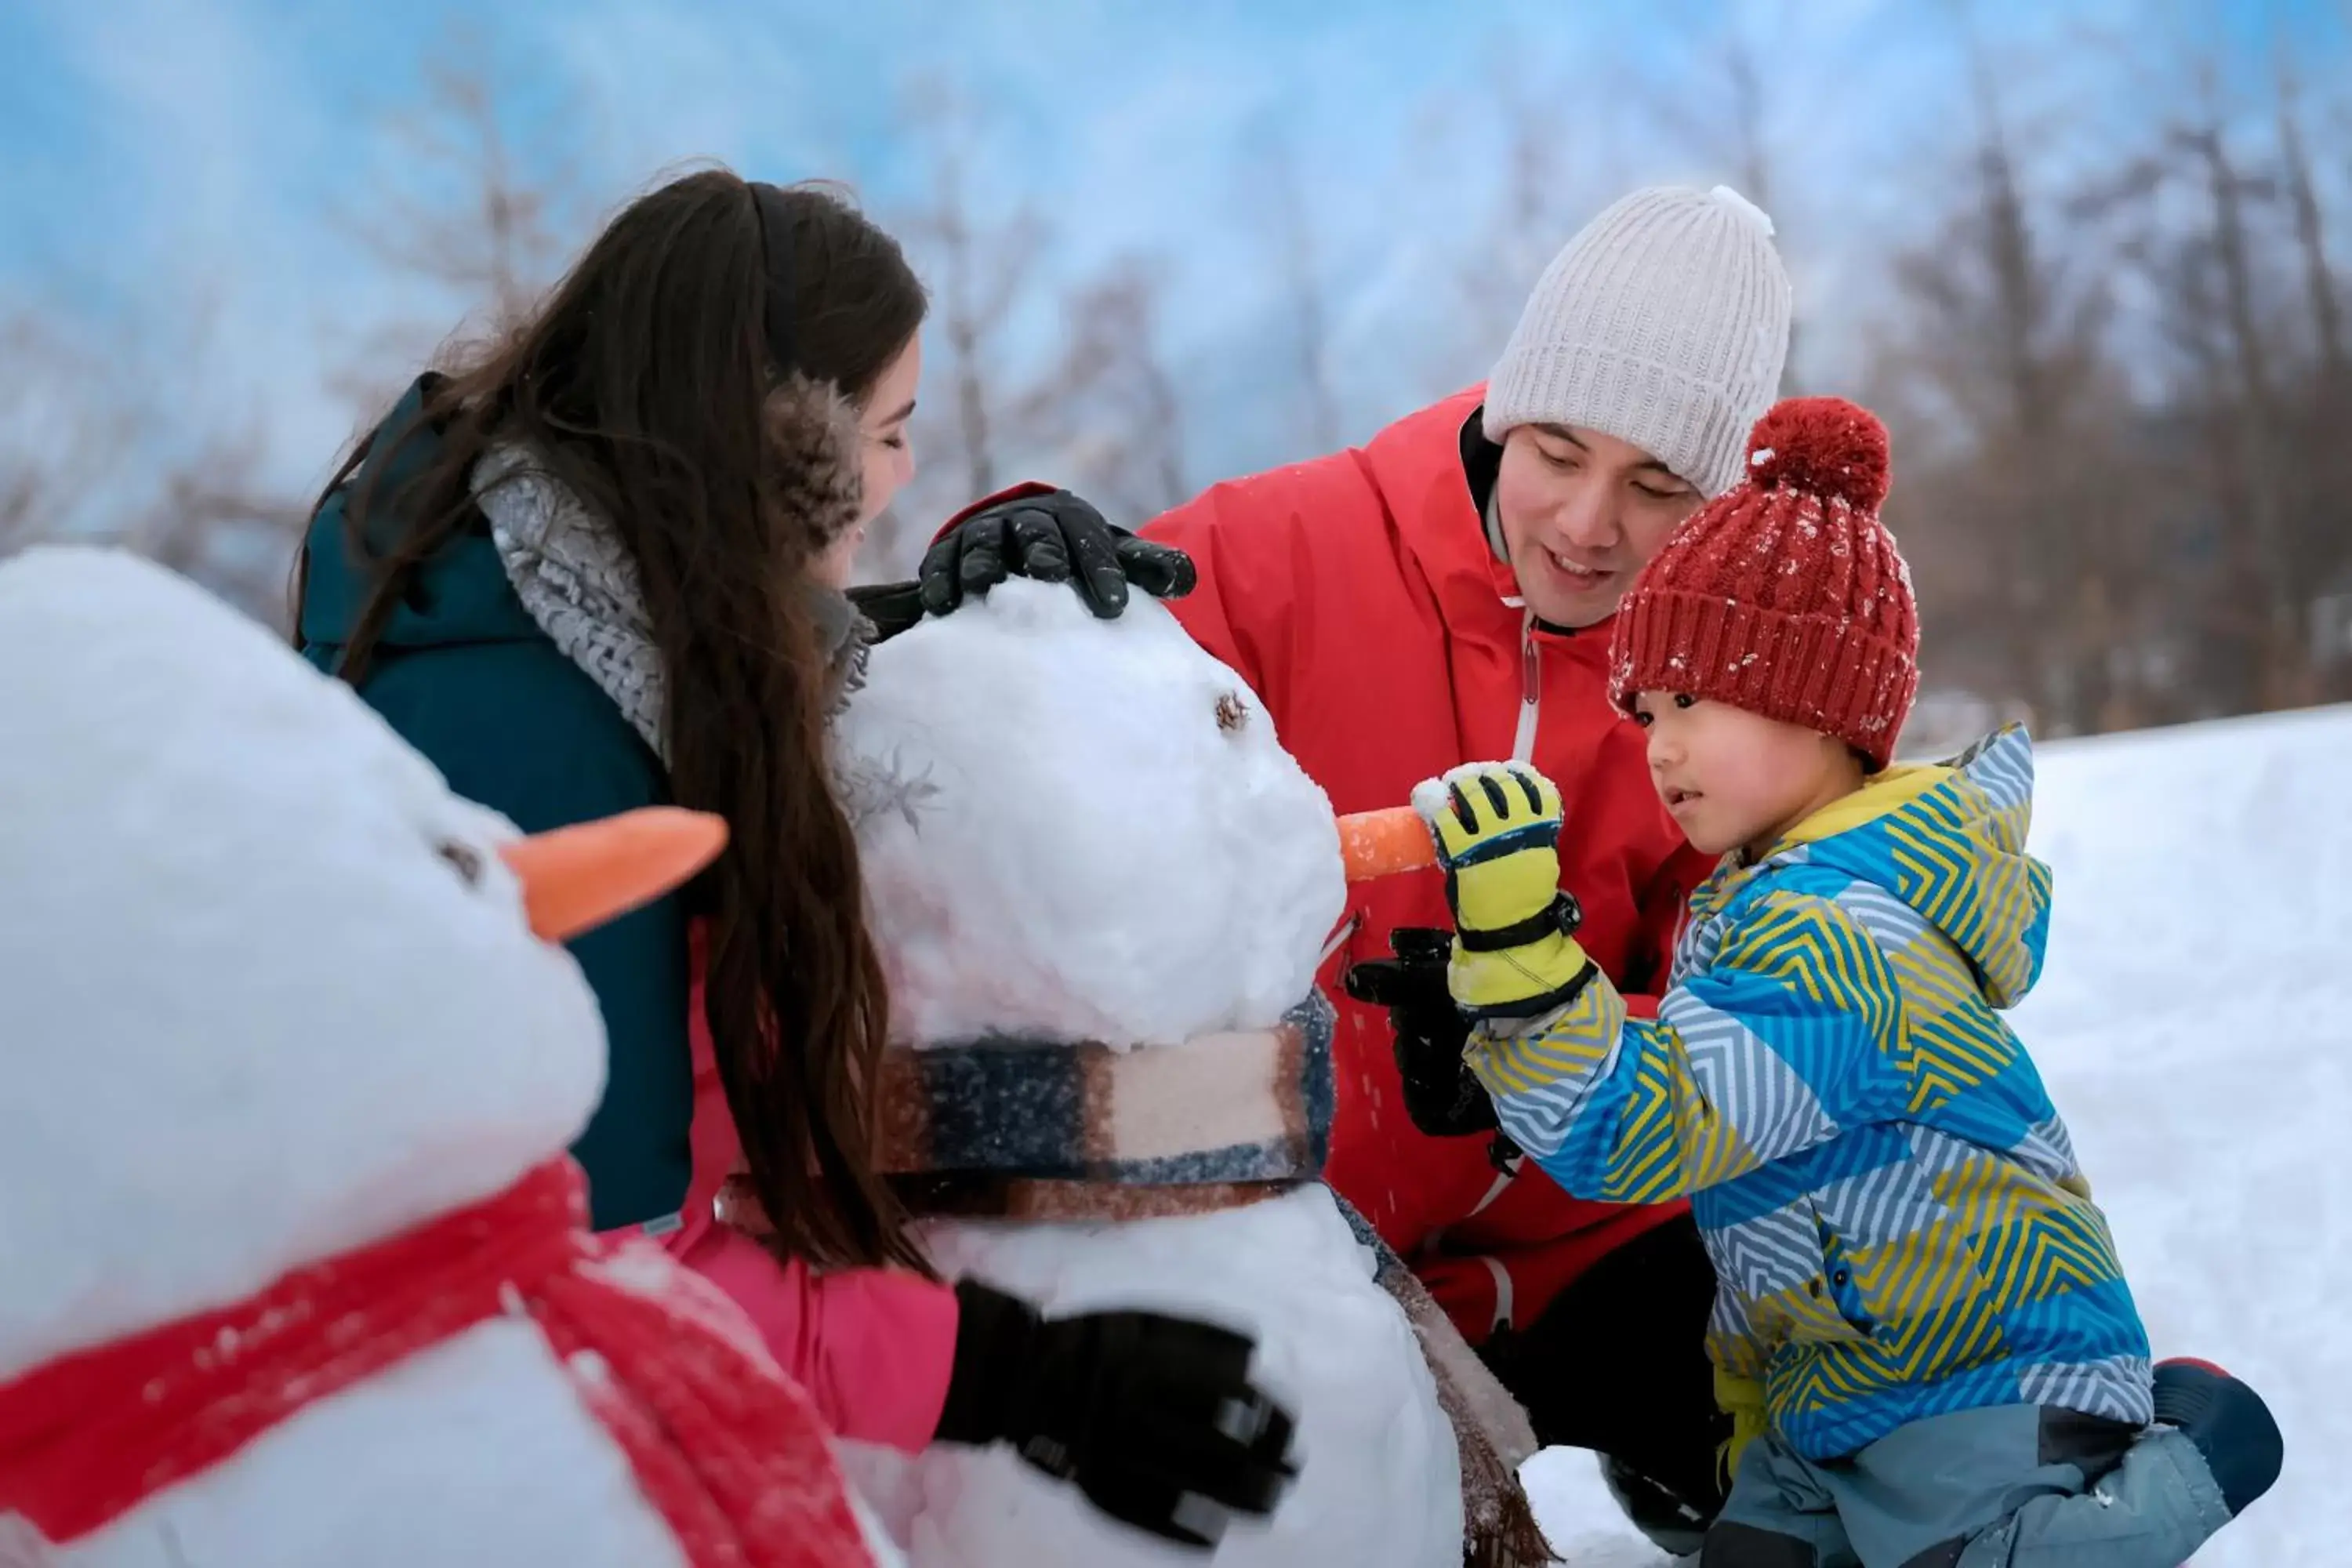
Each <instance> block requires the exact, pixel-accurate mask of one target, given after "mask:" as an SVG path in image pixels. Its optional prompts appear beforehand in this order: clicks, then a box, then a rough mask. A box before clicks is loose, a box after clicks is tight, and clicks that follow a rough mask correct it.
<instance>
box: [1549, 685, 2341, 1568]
mask: <svg viewBox="0 0 2352 1568" xmlns="http://www.w3.org/2000/svg"><path fill="white" fill-rule="evenodd" d="M2038 763H2039V768H2038V774H2039V779H2038V785H2037V789H2036V801H2035V810H2034V822H2033V833H2032V849H2033V851H2034V853H2036V854H2038V855H2040V856H2041V857H2042V858H2043V859H2045V860H2047V861H2049V862H2050V864H2051V866H2052V868H2053V870H2054V871H2055V873H2056V878H2057V884H2056V885H2057V895H2056V908H2055V911H2054V914H2053V921H2052V927H2051V939H2050V952H2049V959H2048V963H2047V966H2046V967H2045V970H2044V972H2043V976H2042V984H2041V986H2040V987H2039V989H2037V990H2036V992H2035V993H2034V994H2033V995H2032V996H2031V997H2030V998H2028V1000H2027V1001H2026V1003H2025V1005H2023V1006H2021V1007H2020V1008H2019V1009H2018V1010H2017V1012H2016V1013H2015V1014H2014V1015H2013V1016H2012V1019H2013V1022H2014V1023H2015V1025H2016V1027H2017V1029H2018V1032H2019V1033H2020V1035H2021V1037H2023V1038H2024V1040H2025V1043H2026V1047H2027V1048H2028V1049H2029V1050H2031V1051H2032V1054H2033V1058H2034V1060H2035V1062H2036V1063H2037V1064H2038V1065H2039V1066H2040V1068H2041V1070H2042V1078H2043V1079H2044V1081H2045V1082H2046V1083H2047V1084H2048V1085H2049V1089H2050V1093H2051V1097H2052V1098H2053V1100H2055V1101H2056V1102H2057V1105H2058V1109H2059V1112H2060V1114H2061V1115H2063V1117H2064V1118H2065V1120H2066V1123H2067V1126H2068V1129H2069V1130H2070V1131H2072V1133H2073V1134H2074V1146H2075V1149H2076V1152H2078V1153H2079V1154H2080V1155H2081V1156H2082V1160H2083V1163H2084V1169H2085V1170H2086V1171H2087V1172H2088V1173H2089V1175H2090V1179H2091V1184H2092V1187H2093V1189H2094V1191H2095V1194H2096V1195H2097V1197H2098V1199H2099V1202H2100V1204H2101V1205H2102V1206H2103V1207H2104V1208H2105V1210H2106V1213H2107V1217H2108V1219H2109V1221H2110V1223H2111V1224H2112V1226H2113V1227H2114V1230H2115V1234H2116V1244H2117V1246H2118V1247H2119V1248H2120V1250H2121V1252H2122V1255H2123V1260H2124V1268H2125V1270H2126V1273H2127V1274H2128V1275H2129V1277H2130V1280H2131V1286H2132V1292H2133V1295H2134V1297H2135V1298H2136V1299H2137V1301H2138V1303H2139V1309H2140V1313H2141V1316H2142V1317H2143V1318H2144V1319H2145V1320H2146V1321H2147V1328H2148V1333H2149V1336H2150V1338H2151V1340H2152V1341H2153V1342H2154V1344H2155V1349H2156V1353H2157V1354H2158V1356H2168V1355H2193V1356H2200V1357H2204V1358H2206V1359H2208V1360H2211V1361H2216V1362H2219V1363H2221V1364H2223V1365H2225V1366H2227V1367H2229V1368H2230V1369H2231V1371H2232V1372H2234V1373H2238V1374H2239V1375H2240V1376H2242V1377H2243V1378H2245V1379H2246V1380H2247V1381H2248V1382H2250V1383H2252V1384H2253V1385H2254V1386H2255V1387H2256V1388H2257V1389H2259V1390H2260V1391H2261V1392H2262V1394H2263V1398H2264V1399H2266V1400H2267V1401H2268V1402H2269V1403H2270V1405H2271V1408H2272V1410H2273V1412H2275V1413H2276V1415H2277V1416H2278V1419H2279V1425H2280V1426H2281V1428H2282V1429H2283V1430H2284V1432H2285V1435H2286V1444H2287V1462H2286V1469H2285V1472H2284V1475H2282V1476H2281V1478H2280V1479H2279V1484H2278V1486H2277V1488H2276V1489H2274V1490H2273V1492H2272V1493H2271V1494H2270V1495H2269V1496H2267V1497H2265V1498H2263V1500H2261V1501H2259V1502H2257V1503H2255V1504H2254V1505H2253V1506H2252V1508H2250V1509H2249V1510H2247V1511H2246V1514H2245V1516H2244V1517H2243V1518H2242V1519H2240V1520H2237V1521H2233V1522H2232V1523H2231V1525H2230V1526H2229V1527H2228V1528H2227V1529H2225V1530H2224V1531H2221V1533H2220V1534H2219V1535H2217V1536H2215V1537H2214V1538H2213V1540H2212V1542H2210V1544H2209V1545H2207V1547H2206V1548H2205V1549H2204V1550H2203V1551H2202V1552H2199V1553H2198V1555H2197V1559H2196V1561H2197V1563H2198V1564H2199V1568H2270V1565H2272V1564H2276V1563H2328V1562H2334V1561H2336V1560H2338V1559H2339V1558H2340V1557H2341V1556H2342V1554H2343V1542H2345V1541H2346V1540H2347V1538H2352V1490H2347V1489H2345V1488H2344V1487H2342V1486H2340V1485H2339V1484H2337V1483H2338V1479H2339V1478H2338V1477H2337V1475H2336V1472H2335V1470H2334V1468H2333V1467H2334V1465H2335V1464H2336V1462H2337V1461H2338V1460H2339V1459H2340V1458H2343V1457H2344V1456H2346V1455H2347V1454H2352V1330H2347V1327H2346V1326H2345V1323H2346V1314H2345V1301H2346V1299H2347V1291H2352V1254H2347V1251H2346V1248H2345V1242H2344V1237H2345V1236H2346V1235H2347V1231H2348V1230H2352V1174H2347V1164H2346V1163H2345V1162H2344V1161H2343V1160H2342V1159H2340V1158H2336V1157H2332V1156H2333V1155H2334V1153H2335V1152H2336V1151H2339V1150H2340V1149H2341V1148H2342V1147H2343V1145H2344V1142H2345V1138H2346V1129H2347V1126H2352V964H2348V963H2347V955H2348V954H2352V806H2347V779H2352V708H2336V709H2322V710H2314V711H2311V712H2307V713H2294V714H2281V715H2273V716H2269V717H2264V718H2259V719H2246V720H2234V721H2225V722H2221V723H2214V724H2206V725H2197V726H2189V727H2185V728H2181V729H2177V730H2168V731H2145V732H2141V733H2137V734H2132V735H2122V736H2111V737H2104V738H2101V739H2097V740H2090V741H2076V742H2062V743H2057V744H2049V745H2043V746H2042V747H2040V748H2039V749H2038ZM1522 1474H1523V1476H1524V1478H1525V1479H1526V1480H1527V1483H1528V1491H1529V1494H1530V1496H1531V1497H1533V1499H1534V1500H1535V1502H1536V1505H1537V1508H1538V1512H1539V1513H1540V1514H1541V1516H1542V1518H1543V1520H1544V1521H1545V1526H1546V1529H1547V1530H1548V1531H1549V1532H1550V1533H1551V1535H1552V1540H1553V1543H1554V1544H1555V1545H1556V1546H1559V1547H1561V1548H1563V1549H1564V1550H1566V1556H1567V1561H1568V1562H1570V1563H1572V1564H1574V1565H1575V1568H1654V1565H1655V1564H1660V1563H1666V1562H1668V1561H1669V1560H1668V1559H1667V1558H1665V1557H1664V1556H1663V1555H1661V1554H1660V1553H1659V1552H1656V1551H1655V1550H1654V1549H1651V1548H1649V1547H1648V1546H1646V1545H1645V1544H1643V1542H1642V1541H1641V1539H1640V1537H1639V1536H1637V1535H1636V1534H1634V1532H1633V1530H1632V1528H1631V1527H1630V1526H1628V1525H1626V1524H1625V1523H1624V1522H1623V1521H1622V1518H1620V1517H1619V1516H1618V1514H1617V1510H1616V1508H1615V1505H1614V1504H1612V1502H1611V1501H1610V1500H1609V1498H1608V1495H1607V1493H1606V1492H1605V1491H1603V1490H1602V1489H1601V1480H1600V1477H1599V1475H1598V1474H1597V1472H1596V1470H1595V1468H1594V1465H1593V1462H1592V1459H1591V1456H1589V1455H1586V1454H1580V1453H1571V1452H1568V1451H1564V1450H1552V1451H1549V1452H1546V1453H1543V1454H1540V1455H1538V1456H1537V1457H1536V1458H1534V1459H1532V1460H1530V1461H1529V1462H1528V1466H1527V1468H1526V1469H1525V1470H1524V1471H1523V1472H1522Z"/></svg>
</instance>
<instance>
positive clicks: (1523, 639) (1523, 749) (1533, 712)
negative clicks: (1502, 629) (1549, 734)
mask: <svg viewBox="0 0 2352 1568" xmlns="http://www.w3.org/2000/svg"><path fill="white" fill-rule="evenodd" d="M1542 709H1543V674H1542V666H1541V665H1540V664H1539V663H1538V660H1537V658H1536V613H1535V611H1534V610H1532V609H1529V610H1528V611H1527V612H1525V614H1524V616H1523V617H1522V618H1521V620H1520V622H1519V728H1518V731H1517V734H1515V735H1514V736H1513V737H1512V740H1511V760H1512V761H1513V762H1515V763H1531V762H1533V761H1535V755H1536V718H1537V715H1538V713H1540V712H1541V711H1542Z"/></svg>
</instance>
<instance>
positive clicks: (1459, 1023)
mask: <svg viewBox="0 0 2352 1568" xmlns="http://www.w3.org/2000/svg"><path fill="white" fill-rule="evenodd" d="M1389 951H1390V952H1393V953H1395V954H1396V956H1395V957H1394V958H1374V959H1367V960H1366V961H1365V962H1363V963H1355V964H1350V965H1349V966H1348V973H1347V986H1348V994H1349V995H1350V996H1353V997H1354V998H1355V999H1356V1000H1357V1001H1359V1002H1366V1003H1370V1005H1373V1006H1375V1007H1385V1008H1387V1009H1388V1010H1389V1025H1390V1026H1391V1028H1392V1029H1393V1030H1394V1031H1395V1034H1396V1064H1397V1072H1398V1074H1399V1075H1400V1076H1401V1077H1402V1079H1404V1109H1405V1114H1406V1115H1408V1116H1410V1117H1412V1124H1413V1125H1414V1126H1415V1127H1418V1128H1420V1129H1421V1130H1422V1131H1423V1132H1426V1133H1428V1134H1429V1135H1430V1136H1431V1137H1432V1138H1460V1137H1466V1136H1468V1135H1469V1134H1471V1133H1474V1132H1486V1131H1493V1130H1494V1127H1495V1125H1496V1123H1495V1102H1494V1101H1493V1100H1489V1099H1488V1098H1487V1096H1486V1088H1485V1086H1484V1085H1482V1084H1480V1083H1479V1081H1478V1080H1477V1079H1476V1078H1475V1077H1474V1076H1473V1075H1472V1073H1471V1071H1470V1068H1469V1065H1468V1064H1467V1063H1466V1062H1465V1061H1464V1060H1463V1059H1462V1053H1463V1051H1464V1050H1465V1048H1466V1047H1468V1046H1469V1044H1470V1021H1469V1019H1467V1018H1466V1017H1465V1016H1463V1013H1462V1009H1461V1007H1460V1006H1459V1005H1456V1004H1455V1002H1454V993H1453V992H1452V991H1450V990H1448V989H1447V988H1446V984H1445V970H1446V965H1447V964H1448V963H1451V962H1452V960H1453V957H1454V933H1453V932H1452V931H1439V930H1436V929H1434V928H1432V927H1426V926H1399V927H1398V928H1397V929H1396V930H1395V931H1392V932H1391V933H1390V936H1389Z"/></svg>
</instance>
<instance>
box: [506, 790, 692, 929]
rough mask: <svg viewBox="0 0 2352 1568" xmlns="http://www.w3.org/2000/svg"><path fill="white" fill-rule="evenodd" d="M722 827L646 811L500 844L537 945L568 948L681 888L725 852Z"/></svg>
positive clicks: (664, 808)
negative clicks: (585, 933)
mask: <svg viewBox="0 0 2352 1568" xmlns="http://www.w3.org/2000/svg"><path fill="white" fill-rule="evenodd" d="M726 844H727V821H726V819H725V818H724V817H719V816H711V815H710V814H709V813H708V812H700V811H687V810H683V809H681V808H680V807H677V806H675V805H648V806H644V807H641V808H639V809H638V810H635V811H625V812H623V813H622V814H621V815H620V816H608V817H605V818H604V819H602V820H601V821H596V822H582V823H575V824H573V825H572V826H570V827H558V828H555V829H552V830H551V831H550V832H546V833H539V834H533V835H532V836H531V837H528V838H516V839H511V840H509V842H507V843H505V844H502V845H500V846H499V858H500V859H501V860H504V861H505V862H506V863H507V869H508V870H509V871H512V872H513V873H514V876H515V880H517V881H518V882H520V883H521V884H522V902H523V912H524V914H525V916H526V918H528V919H529V921H530V929H531V931H533V932H534V933H536V934H537V935H538V936H539V938H540V940H541V941H542V942H569V941H571V940H572V938H573V937H575V936H578V935H579V934H580V933H581V932H583V931H593V930H594V929H595V928H596V927H598V926H600V925H603V924H604V922H605V921H609V920H613V919H615V918H616V917H618V916H621V915H625V914H626V913H628V912H629V911H630V910H634V909H635V908H637V907H638V906H639V905H642V904H649V903H651V902H653V900H656V899H657V898H660V897H661V896H662V895H663V894H664V893H667V892H668V891H669V890H670V889H672V888H676V887H678V886H680V885H681V884H683V883H684V882H685V881H686V880H687V879H688V878H689V877H691V876H693V875H694V874H695V873H696V872H697V871H699V870H701V869H702V868H703V867H705V866H707V865H709V863H710V862H711V861H713V860H715V859H717V858H719V850H721V849H722V848H724V847H726Z"/></svg>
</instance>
